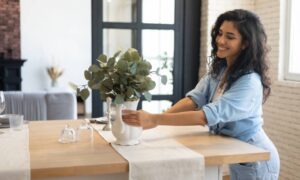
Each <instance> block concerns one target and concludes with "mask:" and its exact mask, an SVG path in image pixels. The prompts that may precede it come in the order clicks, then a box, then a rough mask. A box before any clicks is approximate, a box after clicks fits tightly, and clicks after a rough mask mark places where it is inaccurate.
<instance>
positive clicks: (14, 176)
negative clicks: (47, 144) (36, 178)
mask: <svg viewBox="0 0 300 180" xmlns="http://www.w3.org/2000/svg"><path fill="white" fill-rule="evenodd" d="M0 131H2V132H4V134H0V179H1V180H30V158H29V136H28V125H24V127H23V129H22V130H21V131H11V130H10V129H0Z"/></svg>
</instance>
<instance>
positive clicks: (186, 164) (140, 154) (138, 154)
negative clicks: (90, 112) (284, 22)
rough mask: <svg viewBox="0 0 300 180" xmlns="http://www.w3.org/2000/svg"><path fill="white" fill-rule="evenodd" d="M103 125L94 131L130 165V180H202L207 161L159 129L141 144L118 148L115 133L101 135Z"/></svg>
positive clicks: (109, 132)
mask: <svg viewBox="0 0 300 180" xmlns="http://www.w3.org/2000/svg"><path fill="white" fill-rule="evenodd" d="M102 127H103V125H94V128H95V129H96V130H97V131H98V132H99V134H100V135H101V136H102V137H103V138H104V139H105V140H106V141H107V142H110V143H111V145H112V147H113V148H114V149H115V150H116V151H117V152H118V153H120V154H121V155H122V156H123V157H124V158H125V159H127V160H128V163H129V180H167V179H172V180H182V179H188V180H202V179H204V168H205V167H204V157H203V156H202V155H201V154H199V153H196V152H194V151H192V150H190V149H189V148H187V147H185V146H184V145H182V144H180V143H178V142H177V141H175V140H173V139H170V138H169V137H167V135H165V134H162V132H160V131H158V130H157V129H151V130H146V131H144V132H143V135H142V137H141V143H140V144H139V145H135V146H119V145H116V144H114V143H113V142H114V141H115V138H114V136H113V135H112V133H111V131H101V129H102Z"/></svg>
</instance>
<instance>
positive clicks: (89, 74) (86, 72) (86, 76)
mask: <svg viewBox="0 0 300 180" xmlns="http://www.w3.org/2000/svg"><path fill="white" fill-rule="evenodd" d="M84 77H85V79H86V80H91V79H92V74H91V73H90V72H89V71H87V70H85V71H84Z"/></svg>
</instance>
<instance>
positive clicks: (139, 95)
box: [133, 89, 141, 98]
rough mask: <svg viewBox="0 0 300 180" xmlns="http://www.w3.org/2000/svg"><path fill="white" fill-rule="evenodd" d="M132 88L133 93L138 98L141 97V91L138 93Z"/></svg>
mask: <svg viewBox="0 0 300 180" xmlns="http://www.w3.org/2000/svg"><path fill="white" fill-rule="evenodd" d="M133 90H134V93H135V95H136V96H137V97H138V98H140V97H141V93H139V92H138V91H137V90H135V89H133Z"/></svg>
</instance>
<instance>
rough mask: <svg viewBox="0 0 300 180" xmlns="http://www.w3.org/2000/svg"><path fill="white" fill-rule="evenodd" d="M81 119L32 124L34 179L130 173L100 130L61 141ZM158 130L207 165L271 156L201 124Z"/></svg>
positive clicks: (30, 142) (167, 127)
mask: <svg viewBox="0 0 300 180" xmlns="http://www.w3.org/2000/svg"><path fill="white" fill-rule="evenodd" d="M81 122H82V121H80V120H61V121H38V122H30V124H29V138H30V139H29V145H30V147H29V150H30V165H31V178H32V179H37V178H46V177H63V176H78V175H95V174H107V173H122V172H128V162H127V161H126V160H125V159H124V158H123V157H121V156H120V155H119V154H118V153H117V152H116V151H115V150H114V149H113V148H112V147H111V146H110V145H109V144H108V143H107V142H106V141H105V140H104V139H103V138H102V137H100V135H99V134H98V133H94V141H82V142H81V141H79V142H76V143H72V144H61V143H59V142H58V138H59V136H60V133H61V130H62V129H63V127H64V126H65V125H66V124H69V125H70V126H71V127H77V126H78V125H79V124H80V123H81ZM158 129H159V130H160V131H161V132H162V133H165V134H167V135H168V136H169V137H170V138H173V139H175V140H177V141H178V142H180V143H182V144H184V145H185V146H187V147H189V148H190V149H192V150H194V151H196V152H199V153H201V154H202V155H203V156H204V158H205V165H222V164H230V163H239V162H252V161H258V160H267V159H269V153H268V152H267V151H265V150H262V149H260V148H256V147H255V146H252V145H249V144H247V143H244V142H241V141H238V140H236V139H233V138H229V137H222V136H217V135H211V134H209V133H208V131H207V129H206V128H204V127H201V126H184V127H174V126H173V127H171V126H161V127H158Z"/></svg>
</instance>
